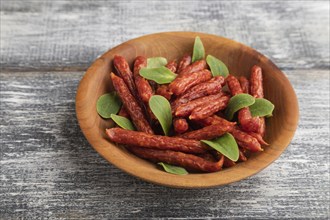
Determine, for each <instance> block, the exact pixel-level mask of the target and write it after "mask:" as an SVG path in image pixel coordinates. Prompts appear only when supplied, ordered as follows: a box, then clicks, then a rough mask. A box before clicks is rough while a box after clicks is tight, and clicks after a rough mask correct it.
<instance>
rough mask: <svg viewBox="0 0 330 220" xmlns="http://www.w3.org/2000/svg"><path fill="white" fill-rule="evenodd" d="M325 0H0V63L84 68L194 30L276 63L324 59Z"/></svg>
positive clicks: (319, 64) (315, 63)
mask: <svg viewBox="0 0 330 220" xmlns="http://www.w3.org/2000/svg"><path fill="white" fill-rule="evenodd" d="M328 12H329V2H328V1H316V2H314V1H269V2H267V1H264V2H260V1H234V2H232V1H231V2H225V1H126V0H125V1H101V0H97V1H80V0H74V1H58V0H57V1H41V0H32V1H15V0H10V1H9V0H3V1H1V24H2V25H1V50H0V51H1V54H4V55H5V56H1V59H0V64H1V66H2V68H6V69H12V70H15V69H16V70H17V69H19V70H24V71H27V70H29V69H30V70H31V69H40V68H43V69H48V70H49V69H50V70H52V69H54V68H55V69H58V70H60V69H80V70H85V69H86V68H87V67H88V66H89V64H90V63H91V62H92V61H93V60H94V59H95V57H97V56H98V55H100V54H103V53H104V52H105V51H107V50H108V49H109V48H112V47H114V46H116V45H118V44H120V43H122V42H124V41H127V40H129V39H132V38H135V37H138V36H142V35H145V34H150V33H155V32H163V31H197V32H205V33H210V34H216V35H220V36H225V37H227V38H231V39H234V40H236V41H239V42H242V43H243V44H246V45H248V46H251V47H253V48H255V49H256V50H258V51H259V52H261V53H263V54H265V55H266V56H268V57H269V58H270V59H271V60H273V61H274V62H275V63H276V64H277V65H278V66H279V67H280V68H297V67H298V68H310V67H316V68H325V69H326V68H328V67H329V62H328V60H329V50H328V48H329V13H328Z"/></svg>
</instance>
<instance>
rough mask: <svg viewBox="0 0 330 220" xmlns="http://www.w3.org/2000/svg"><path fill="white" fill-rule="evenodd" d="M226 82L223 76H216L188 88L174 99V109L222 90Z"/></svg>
mask: <svg viewBox="0 0 330 220" xmlns="http://www.w3.org/2000/svg"><path fill="white" fill-rule="evenodd" d="M224 83H225V79H224V78H223V77H222V76H216V77H213V78H212V79H210V80H208V81H206V82H203V83H200V84H198V85H196V86H194V87H192V88H191V89H189V90H187V92H186V93H184V94H183V95H181V96H180V97H178V98H177V99H176V100H174V101H173V102H172V104H171V106H172V109H173V110H175V109H176V108H177V107H178V106H179V105H181V104H184V103H187V102H189V101H191V100H194V99H197V98H200V97H204V96H207V95H213V94H216V93H219V92H221V88H222V86H223V85H224Z"/></svg>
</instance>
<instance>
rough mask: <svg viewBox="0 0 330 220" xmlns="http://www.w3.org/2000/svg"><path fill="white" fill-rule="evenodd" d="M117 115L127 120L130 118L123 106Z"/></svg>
mask: <svg viewBox="0 0 330 220" xmlns="http://www.w3.org/2000/svg"><path fill="white" fill-rule="evenodd" d="M118 115H119V116H122V117H125V118H128V119H130V118H131V116H130V115H129V114H128V112H127V110H126V108H125V106H124V105H123V106H121V108H120V111H119V112H118Z"/></svg>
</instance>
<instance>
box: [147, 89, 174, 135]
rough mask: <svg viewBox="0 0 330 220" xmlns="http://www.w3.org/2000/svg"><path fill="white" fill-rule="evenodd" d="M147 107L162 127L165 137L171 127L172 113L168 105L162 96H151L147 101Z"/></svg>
mask: <svg viewBox="0 0 330 220" xmlns="http://www.w3.org/2000/svg"><path fill="white" fill-rule="evenodd" d="M149 107H150V109H151V111H152V113H154V115H155V116H156V118H157V119H158V121H159V123H160V125H161V126H162V128H163V131H164V134H165V135H166V136H167V135H168V133H169V131H170V128H171V126H172V111H171V105H170V103H169V102H168V100H167V99H165V98H164V97H163V96H160V95H153V96H151V98H150V99H149Z"/></svg>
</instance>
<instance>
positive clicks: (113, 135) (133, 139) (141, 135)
mask: <svg viewBox="0 0 330 220" xmlns="http://www.w3.org/2000/svg"><path fill="white" fill-rule="evenodd" d="M106 133H107V135H108V137H109V138H110V140H111V141H113V142H115V143H118V144H127V145H133V146H138V147H145V148H152V149H162V150H174V151H181V152H186V153H204V152H206V150H207V149H208V147H207V146H205V145H203V144H202V143H201V142H199V141H196V140H187V139H184V138H180V137H167V136H161V135H152V134H147V133H145V132H139V131H130V130H125V129H121V128H110V129H107V130H106Z"/></svg>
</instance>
